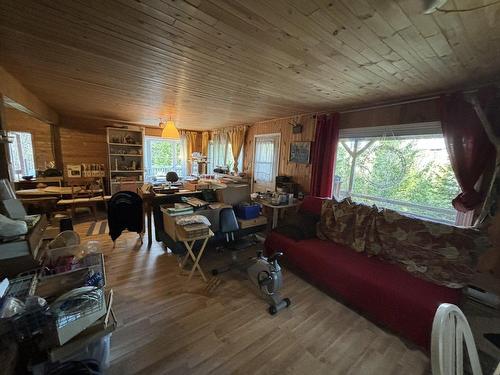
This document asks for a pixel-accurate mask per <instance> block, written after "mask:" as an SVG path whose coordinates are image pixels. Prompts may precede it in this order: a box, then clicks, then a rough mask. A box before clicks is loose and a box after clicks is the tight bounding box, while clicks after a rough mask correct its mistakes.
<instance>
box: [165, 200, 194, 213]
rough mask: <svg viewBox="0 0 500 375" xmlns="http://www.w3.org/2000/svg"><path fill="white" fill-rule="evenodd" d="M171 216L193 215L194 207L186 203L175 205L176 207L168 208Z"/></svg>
mask: <svg viewBox="0 0 500 375" xmlns="http://www.w3.org/2000/svg"><path fill="white" fill-rule="evenodd" d="M167 213H168V214H169V215H170V216H179V215H187V214H192V213H193V207H192V206H190V205H189V204H186V203H175V204H174V207H170V208H167Z"/></svg>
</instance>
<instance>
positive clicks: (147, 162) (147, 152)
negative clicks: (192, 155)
mask: <svg viewBox="0 0 500 375" xmlns="http://www.w3.org/2000/svg"><path fill="white" fill-rule="evenodd" d="M152 142H165V143H170V144H172V145H173V146H174V157H173V166H172V170H168V171H167V172H170V171H175V172H176V173H179V170H178V167H180V172H181V173H180V174H179V177H181V176H182V177H183V176H185V175H186V165H185V162H184V160H183V156H182V147H183V146H182V142H181V140H180V139H171V138H162V137H155V136H145V137H144V175H145V176H144V177H145V181H148V182H152V177H153V176H151V175H150V172H149V171H150V170H151V169H153V165H152V152H151V144H152ZM177 146H179V147H181V155H180V158H177V153H176V152H175V149H176V148H177ZM167 167H170V166H167ZM165 175H166V173H165Z"/></svg>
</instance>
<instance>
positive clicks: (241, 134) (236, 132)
mask: <svg viewBox="0 0 500 375" xmlns="http://www.w3.org/2000/svg"><path fill="white" fill-rule="evenodd" d="M246 131H247V127H246V126H235V127H234V128H229V129H228V131H227V136H228V139H229V142H230V143H231V150H232V152H233V160H234V164H233V170H234V172H235V173H238V158H239V157H240V153H241V149H242V148H243V144H244V143H245V134H246Z"/></svg>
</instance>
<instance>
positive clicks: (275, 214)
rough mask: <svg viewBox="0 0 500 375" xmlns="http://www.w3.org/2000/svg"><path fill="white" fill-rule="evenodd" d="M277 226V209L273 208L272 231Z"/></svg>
mask: <svg viewBox="0 0 500 375" xmlns="http://www.w3.org/2000/svg"><path fill="white" fill-rule="evenodd" d="M277 226H278V209H277V208H273V229H274V228H276V227H277Z"/></svg>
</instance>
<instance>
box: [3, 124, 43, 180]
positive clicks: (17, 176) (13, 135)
mask: <svg viewBox="0 0 500 375" xmlns="http://www.w3.org/2000/svg"><path fill="white" fill-rule="evenodd" d="M22 134H24V135H28V136H29V143H30V145H29V146H30V148H31V158H30V159H31V160H30V161H32V163H33V164H32V168H33V169H32V170H31V169H29V168H27V167H26V165H25V166H24V168H23V167H21V171H20V173H17V170H15V169H14V163H13V149H12V148H13V147H16V146H15V144H16V145H17V149H18V150H17V152H16V154H18V155H19V158H18V159H19V160H18V161H19V162H20V163H21V161H22V160H25V161H26V160H27V159H26V157H25V153H24V150H22V145H21V143H22V141H21V140H20V137H21V135H22ZM7 137H8V138H9V139H12V142H9V143H8V147H9V159H10V162H9V169H10V173H11V176H12V178H13V179H14V181H20V180H21V179H22V176H29V175H32V176H35V175H36V152H35V146H34V139H33V138H34V136H33V133H31V132H29V131H22V130H9V131H8V132H7ZM25 168H26V170H25Z"/></svg>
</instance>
